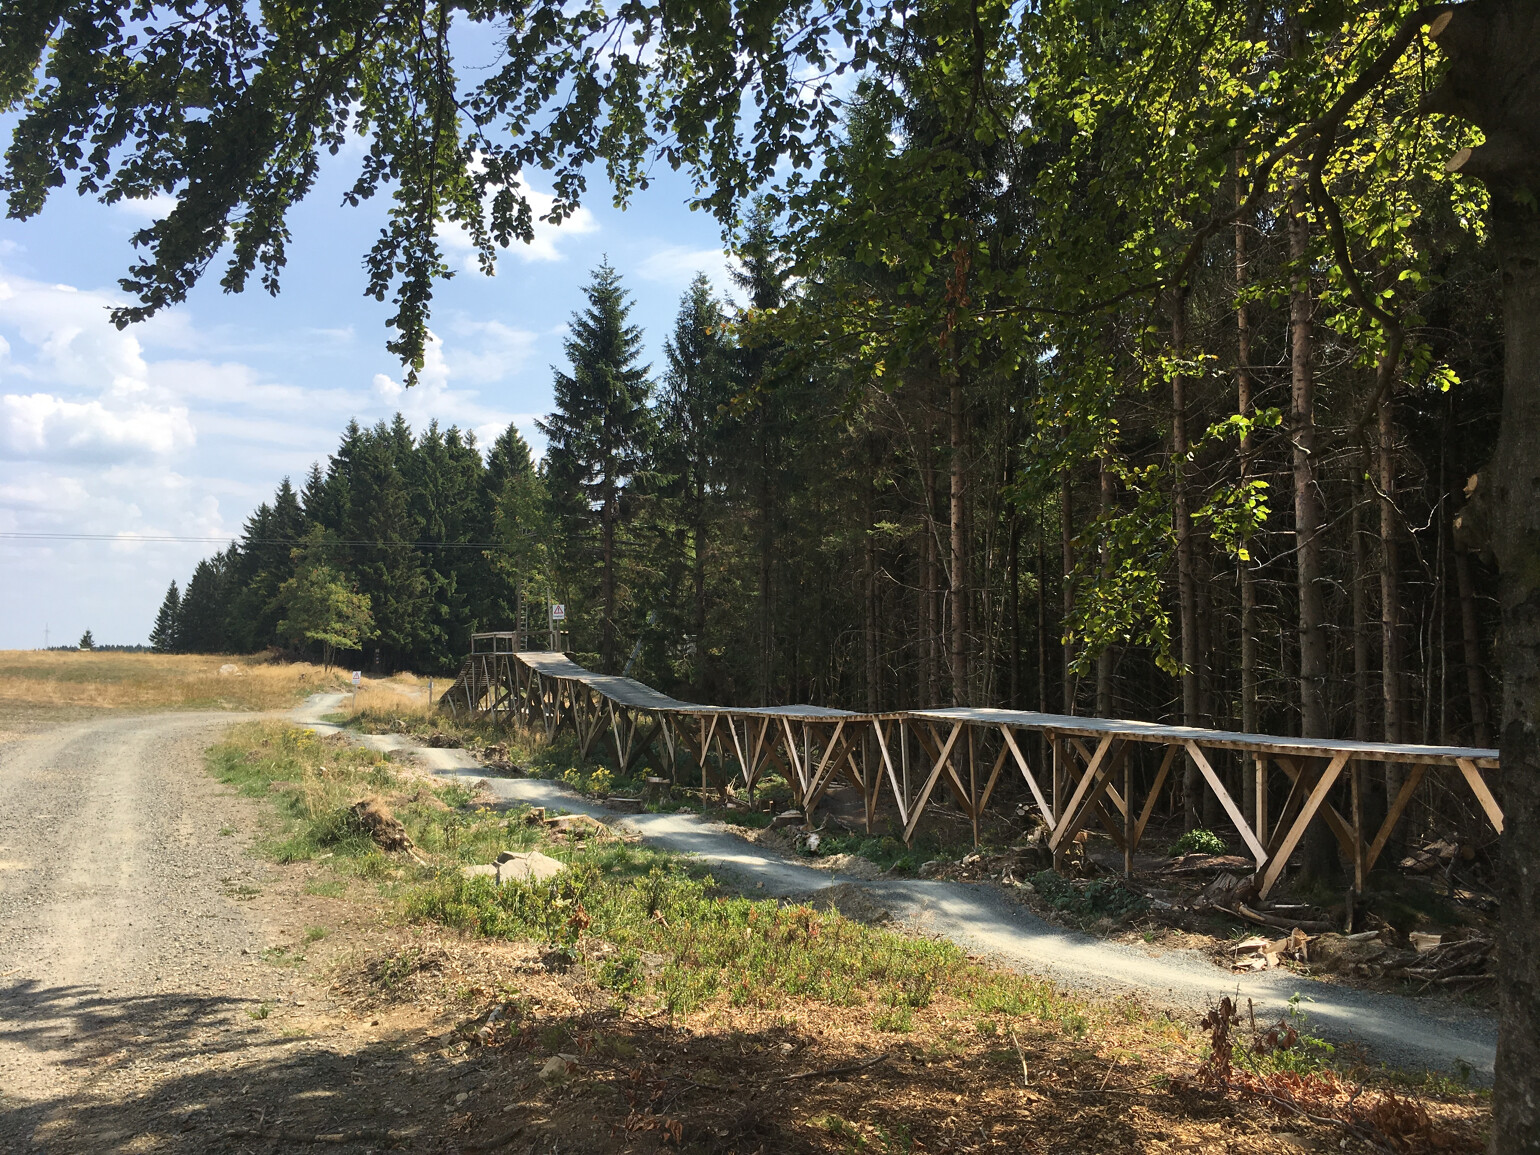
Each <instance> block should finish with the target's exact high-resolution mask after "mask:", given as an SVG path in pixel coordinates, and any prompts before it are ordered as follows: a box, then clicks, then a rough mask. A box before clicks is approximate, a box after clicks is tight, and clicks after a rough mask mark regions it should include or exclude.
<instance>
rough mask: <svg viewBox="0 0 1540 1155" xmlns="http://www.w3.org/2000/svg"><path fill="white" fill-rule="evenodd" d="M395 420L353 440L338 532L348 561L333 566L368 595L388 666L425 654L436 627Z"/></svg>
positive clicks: (439, 633) (426, 658)
mask: <svg viewBox="0 0 1540 1155" xmlns="http://www.w3.org/2000/svg"><path fill="white" fill-rule="evenodd" d="M402 427H404V426H403V425H402V423H401V422H400V420H399V415H398V420H397V422H396V424H395V427H392V426H387V425H386V424H385V423H384V422H383V421H382V422H380V423H379V424H377V425H376V426H375V427H374V428H373V429H371V430H369V432H368V433H367V434H364V435H362V437H361V438H360V439H359V440H358V441H357V443H356V447H355V448H354V450H353V454H354V455H353V458H352V460H351V462H350V464H349V473H350V477H349V482H348V499H349V500H348V517H347V527H346V531H345V532H346V536H347V538H348V539H349V540H350V541H352V542H353V543H354V544H353V545H351V546H350V547H349V548H348V551H346V552H347V554H348V557H349V564H348V565H347V566H345V567H344V566H341V565H340V564H339V568H342V569H344V570H345V572H348V573H350V574H351V575H352V577H353V579H354V580H355V581H356V582H357V584H358V589H359V592H360V593H364V594H367V595H368V596H369V602H370V607H371V609H372V611H373V616H374V624H375V628H376V629H377V630H378V631H379V632H378V639H379V643H380V649H381V651H382V652H381V655H380V656H381V659H382V660H383V661H384V662H386V663H387V664H388V665H390V666H392V667H394V666H400V665H410V664H413V663H414V662H417V661H422V662H423V664H424V665H425V666H426V664H427V663H428V662H430V661H431V657H432V654H433V653H434V652H435V647H437V646H439V645H441V644H442V641H443V636H444V631H443V629H442V626H441V625H440V624H439V623H438V622H436V621H434V620H433V619H434V617H435V613H434V606H433V602H432V599H431V594H432V590H431V589H430V587H429V578H428V573H427V568H426V566H425V564H424V559H423V556H422V553H421V552H420V551H419V550H417V549H415V548H414V547H413V543H414V542H416V541H417V540H418V539H419V535H420V533H421V528H422V527H421V523H420V522H419V521H418V519H417V518H416V517H414V516H413V514H412V509H411V504H410V501H409V498H408V491H407V483H406V479H405V478H404V477H403V476H402V471H401V468H400V466H399V465H398V461H399V460H402V459H403V456H402V455H403V454H405V455H406V456H405V458H404V459H405V460H406V461H407V462H408V463H410V441H409V438H410V433H409V432H408V435H407V436H408V448H407V449H405V450H403V449H402V445H401V440H400V436H399V429H400V428H402Z"/></svg>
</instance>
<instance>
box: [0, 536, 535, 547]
mask: <svg viewBox="0 0 1540 1155" xmlns="http://www.w3.org/2000/svg"><path fill="white" fill-rule="evenodd" d="M0 539H6V540H10V541H37V542H49V541H116V542H135V543H137V542H151V543H170V544H191V545H219V544H221V543H228V544H230V545H241V546H253V545H285V546H289V547H291V548H293V547H297V546H304V547H306V548H307V549H308V548H310V547H312V546H365V547H379V548H385V547H390V546H405V547H406V548H408V549H476V550H489V549H491V550H498V549H508V548H510V546H509V545H508V543H507V542H502V541H362V540H358V539H352V538H349V539H341V540H339V539H335V538H323V539H321V540H319V541H305V540H303V539H301V538H293V537H282V538H279V537H242V538H239V539H236V538H230V537H198V536H192V535H186V534H171V533H161V534H122V533H17V532H0Z"/></svg>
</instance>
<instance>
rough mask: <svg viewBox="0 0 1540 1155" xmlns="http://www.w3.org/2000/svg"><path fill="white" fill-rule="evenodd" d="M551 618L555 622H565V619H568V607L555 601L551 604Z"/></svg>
mask: <svg viewBox="0 0 1540 1155" xmlns="http://www.w3.org/2000/svg"><path fill="white" fill-rule="evenodd" d="M551 620H552V621H553V622H564V621H566V620H567V607H566V606H564V605H562V604H561V602H553V603H552V604H551Z"/></svg>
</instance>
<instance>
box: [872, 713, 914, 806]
mask: <svg viewBox="0 0 1540 1155" xmlns="http://www.w3.org/2000/svg"><path fill="white" fill-rule="evenodd" d="M898 728H899V731H900V733H902V731H903V728H904V723H903V722H902V721H899V722H898ZM872 729H874V730H876V731H877V748H878V749H879V750H881V751H882V764H883V765H884V766H886V767H887V771H888V783H889V784H890V785H891V786H892V787H893V799H894V801H895V802H897V804H898V820H899V821H900V822H904V823H907V822H908V821H909V799H907V798H905V797H904V790H903V787H902V786H900V785H899V783H898V771H897V770H895V769H894V767H893V756H892V754H891V753H889V751H888V736H887V734H886V733H884V732H883V729H882V719H881V718H874V719H872Z"/></svg>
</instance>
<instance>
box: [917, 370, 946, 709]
mask: <svg viewBox="0 0 1540 1155" xmlns="http://www.w3.org/2000/svg"><path fill="white" fill-rule="evenodd" d="M924 408H925V434H924V438H923V440H922V441H921V443H920V452H921V454H922V455H923V456H922V458H921V461H920V485H921V487H922V490H923V492H922V494H921V498H922V500H923V501H924V505H925V508H924V511H923V516H924V540H923V541H922V542H921V544H920V700H921V701H922V702H924V703H925V705H926V706H927V707H932V706H939V705H940V704H941V689H940V686H939V685H938V683H939V682H940V677H939V674H940V664H939V662H938V661H937V645H938V639H939V638H940V635H941V623H940V622H939V621H937V616H936V600H937V597H938V587H939V585H940V582H939V580H938V577H937V571H938V570H939V568H940V567H939V565H938V554H939V552H940V551H939V549H938V542H937V534H938V532H939V531H938V529H937V525H936V469H935V426H934V423H933V422H932V420H931V412H930V404H929V402H928V400H927V401H925V402H924Z"/></svg>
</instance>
